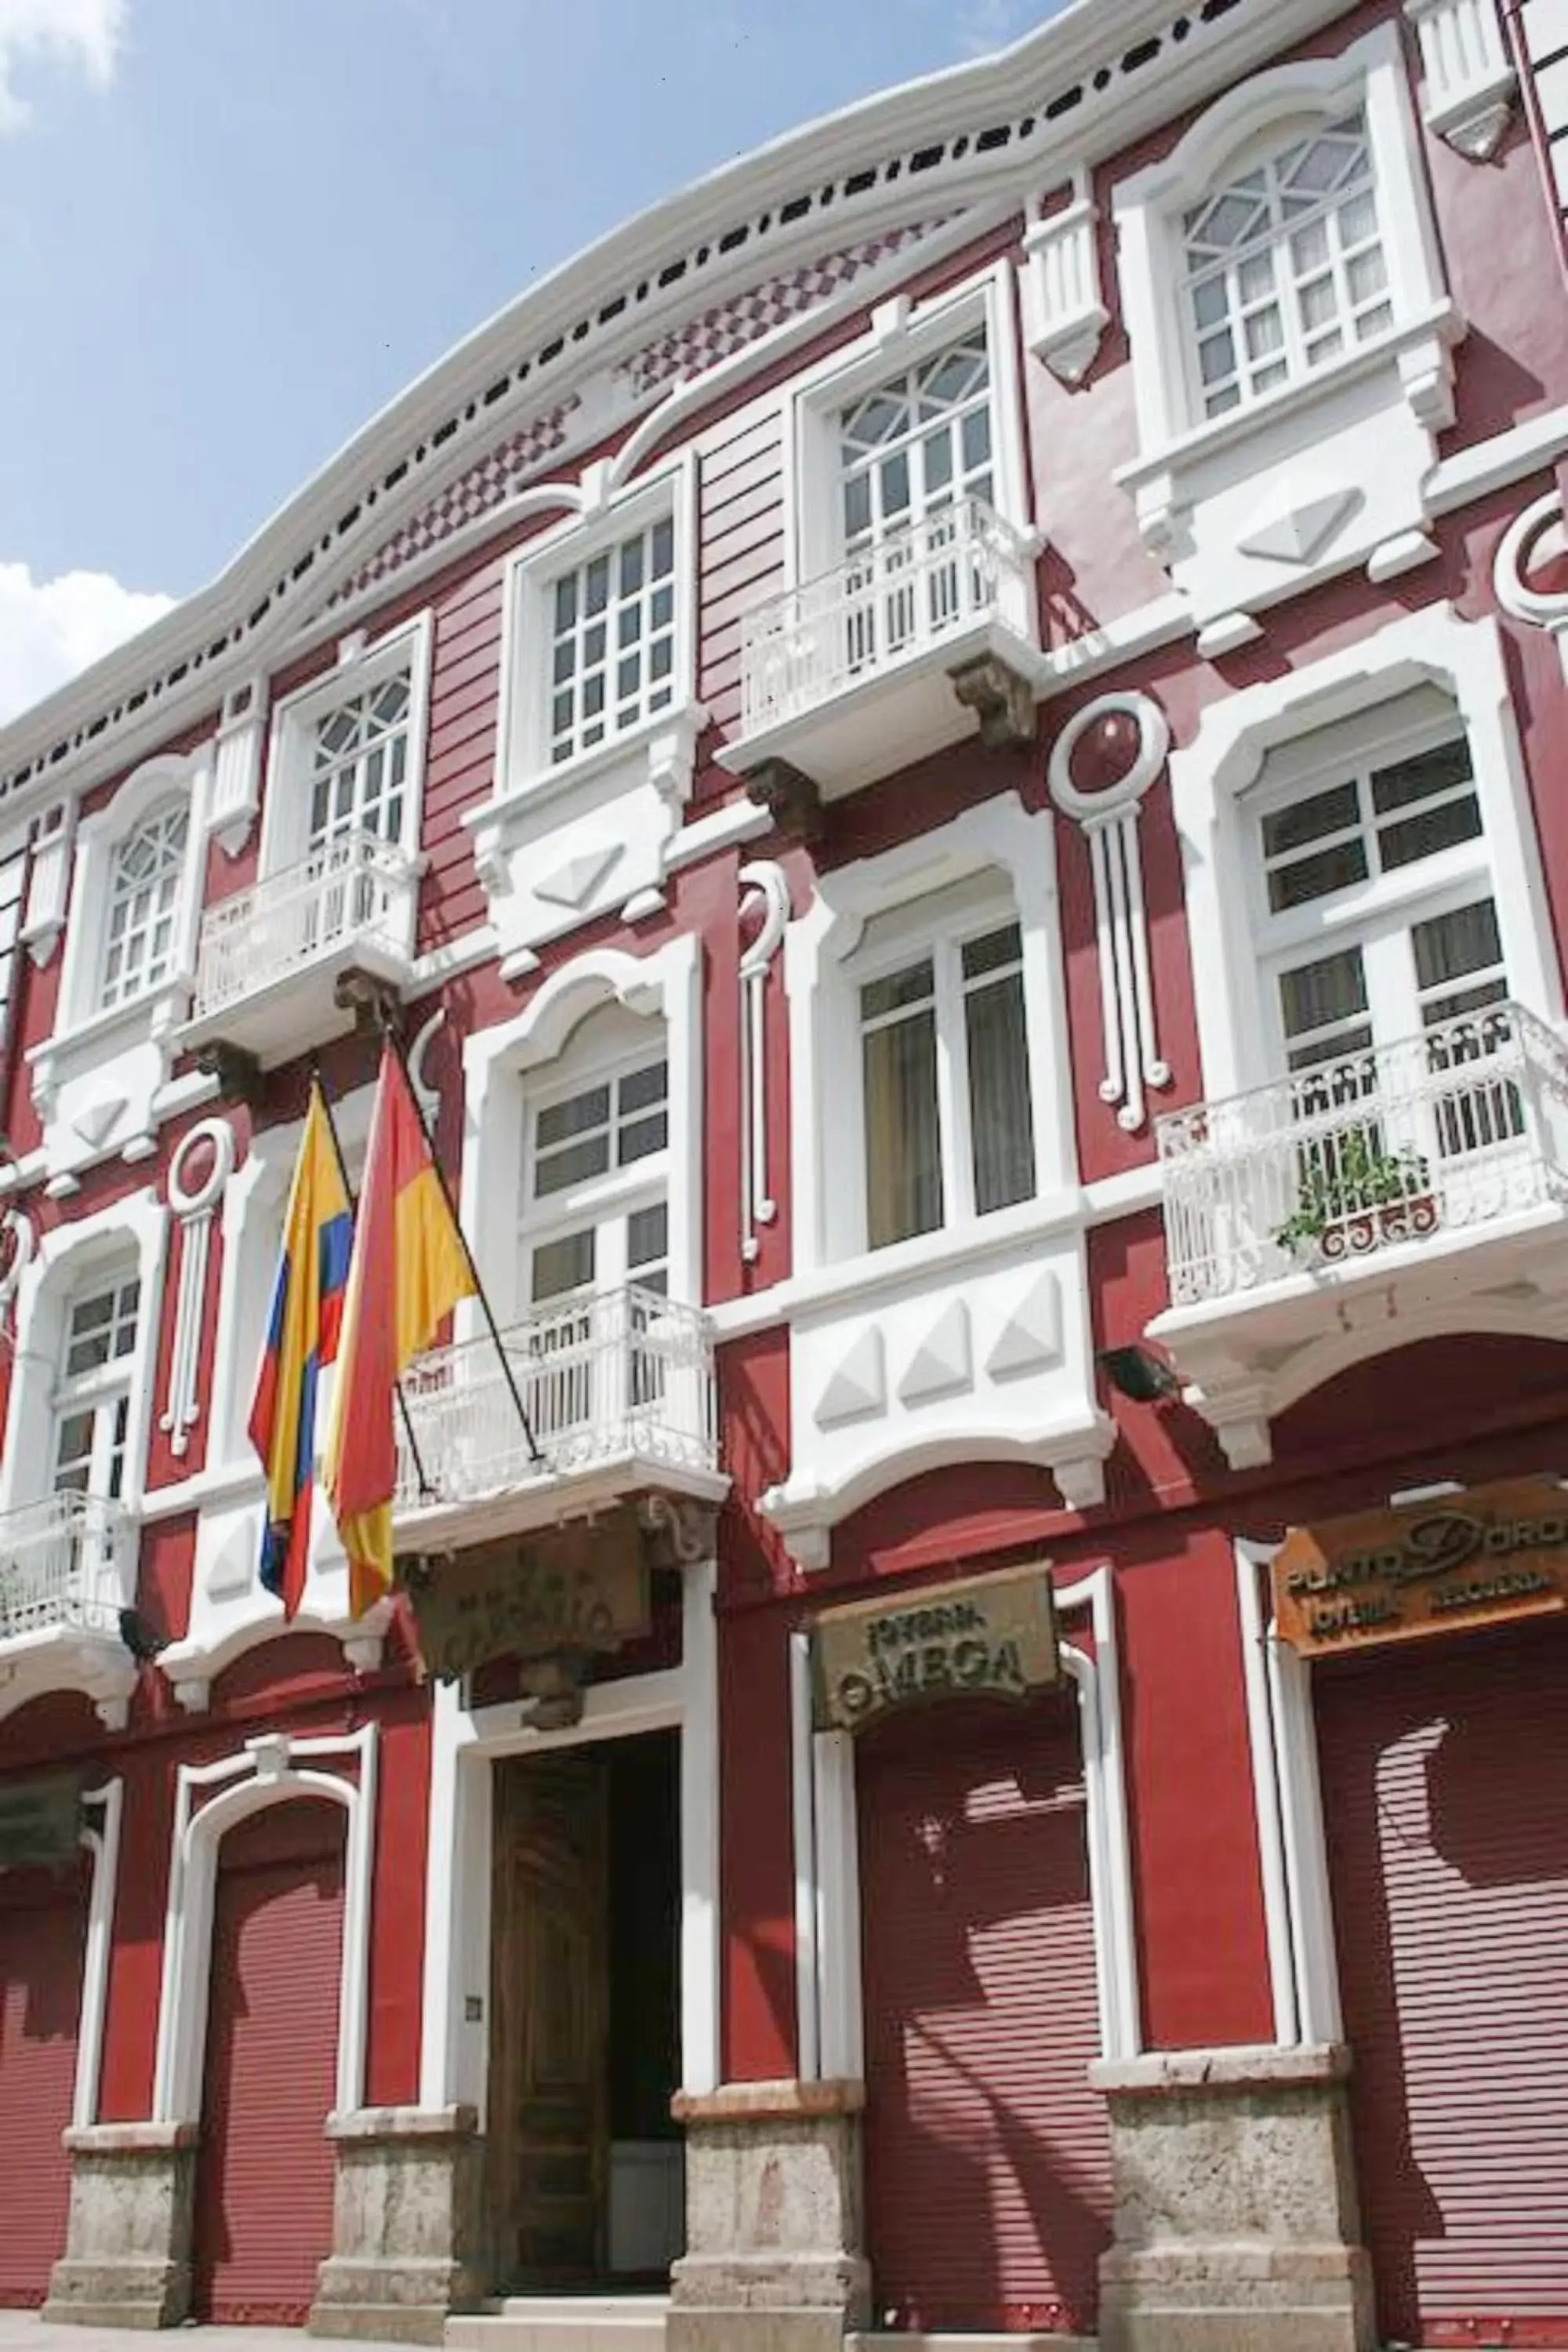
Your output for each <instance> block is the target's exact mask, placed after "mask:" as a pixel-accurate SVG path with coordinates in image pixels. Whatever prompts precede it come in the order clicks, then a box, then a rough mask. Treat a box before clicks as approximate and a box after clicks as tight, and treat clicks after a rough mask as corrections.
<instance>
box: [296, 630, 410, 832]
mask: <svg viewBox="0 0 1568 2352" xmlns="http://www.w3.org/2000/svg"><path fill="white" fill-rule="evenodd" d="M412 704H413V683H412V679H411V677H410V675H409V673H408V671H407V670H399V671H398V672H397V673H396V674H395V676H394V677H386V678H383V679H382V680H381V682H380V684H379V685H376V686H367V687H366V688H364V689H363V692H362V693H359V694H355V695H351V696H350V697H349V698H348V700H347V701H346V702H340V703H337V704H335V705H334V707H333V708H332V709H331V710H328V711H325V712H323V713H322V714H321V717H320V718H318V719H314V720H313V721H312V723H311V727H310V856H316V855H317V854H318V853H319V852H321V850H323V849H327V848H330V847H331V845H332V844H333V843H334V842H339V841H342V840H344V839H345V838H347V837H348V836H349V835H353V834H374V835H376V836H377V837H378V838H379V839H380V840H382V841H394V842H395V841H398V840H400V839H401V838H402V835H403V814H404V801H405V793H406V790H407V780H408V728H409V716H410V711H411V709H412Z"/></svg>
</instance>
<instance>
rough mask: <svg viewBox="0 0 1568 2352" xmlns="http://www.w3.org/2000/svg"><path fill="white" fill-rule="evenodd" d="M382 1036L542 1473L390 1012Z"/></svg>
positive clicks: (497, 1327)
mask: <svg viewBox="0 0 1568 2352" xmlns="http://www.w3.org/2000/svg"><path fill="white" fill-rule="evenodd" d="M382 1035H383V1036H384V1039H385V1040H386V1043H387V1044H388V1045H390V1046H391V1048H392V1050H393V1052H394V1053H395V1055H396V1056H397V1066H398V1068H399V1069H400V1070H401V1071H402V1073H403V1082H404V1084H405V1087H407V1088H408V1099H409V1101H410V1102H411V1103H412V1104H413V1106H414V1116H415V1118H416V1119H417V1120H418V1122H419V1132H420V1134H421V1135H422V1136H423V1137H424V1139H425V1149H426V1151H427V1152H428V1153H429V1155H430V1165H431V1167H432V1169H433V1170H434V1171H435V1174H436V1181H437V1184H439V1186H440V1187H441V1198H442V1199H443V1200H444V1201H445V1202H446V1203H447V1214H448V1215H449V1216H450V1218H451V1220H452V1230H453V1232H454V1233H455V1234H457V1236H458V1248H459V1249H460V1250H461V1251H462V1253H463V1263H464V1265H466V1266H467V1267H468V1278H469V1280H470V1281H471V1282H472V1284H473V1286H474V1297H476V1298H477V1299H478V1300H479V1307H480V1311H481V1312H482V1314H483V1316H484V1318H485V1323H486V1327H487V1328H488V1329H489V1335H490V1338H491V1339H492V1340H493V1341H494V1343H495V1351H496V1354H497V1356H498V1357H499V1358H500V1368H501V1373H502V1376H503V1377H504V1379H505V1381H506V1384H507V1387H508V1389H509V1390H510V1391H511V1401H512V1402H513V1404H514V1405H515V1406H516V1407H517V1417H518V1420H519V1421H520V1422H521V1424H522V1433H523V1435H524V1437H525V1438H526V1439H527V1440H528V1458H529V1460H530V1461H531V1463H532V1465H533V1466H534V1468H535V1469H536V1470H542V1469H544V1468H546V1467H547V1462H546V1457H545V1455H544V1454H543V1453H542V1451H541V1449H540V1444H539V1440H538V1439H537V1438H536V1437H535V1435H534V1433H533V1423H531V1421H530V1419H529V1417H528V1407H527V1406H526V1405H525V1404H524V1403H523V1401H522V1391H521V1389H520V1388H519V1387H518V1384H517V1375H516V1373H515V1372H514V1371H513V1370H512V1368H511V1358H510V1356H509V1355H508V1354H507V1351H506V1349H505V1348H504V1347H503V1346H502V1345H501V1336H500V1325H499V1324H498V1323H497V1321H496V1318H495V1309H494V1307H492V1306H491V1305H490V1301H489V1292H488V1291H487V1290H486V1288H485V1286H484V1284H483V1283H482V1282H481V1281H480V1279H479V1267H478V1266H477V1265H475V1263H474V1253H473V1251H472V1250H471V1249H470V1248H469V1247H468V1235H467V1234H466V1233H465V1232H464V1231H463V1225H462V1220H461V1218H460V1217H459V1216H458V1204H457V1202H456V1201H454V1200H453V1198H452V1188H451V1186H450V1185H449V1184H448V1183H447V1177H446V1171H444V1169H443V1168H442V1166H441V1162H440V1160H438V1159H437V1156H436V1139H435V1137H434V1136H433V1135H432V1134H431V1132H430V1124H429V1121H428V1120H427V1119H426V1116H425V1108H424V1105H423V1104H422V1103H421V1102H420V1099H419V1093H418V1089H417V1088H416V1086H415V1084H414V1073H413V1071H412V1070H411V1069H410V1068H409V1066H408V1055H407V1054H406V1053H405V1050H404V1045H403V1040H402V1038H401V1037H400V1036H399V1035H398V1034H397V1031H396V1030H395V1028H394V1026H393V1024H392V1020H391V1016H390V1013H388V1012H387V1011H384V1012H383V1014H382Z"/></svg>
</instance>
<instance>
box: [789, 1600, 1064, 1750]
mask: <svg viewBox="0 0 1568 2352" xmlns="http://www.w3.org/2000/svg"><path fill="white" fill-rule="evenodd" d="M812 1664H813V1672H814V1678H815V1684H816V1727H817V1729H818V1730H819V1731H861V1730H863V1729H864V1728H865V1727H866V1726H867V1724H868V1723H875V1722H877V1721H878V1720H879V1717H882V1716H884V1715H887V1714H888V1713H889V1711H890V1710H891V1709H893V1708H895V1707H900V1706H909V1705H910V1704H911V1703H912V1702H914V1701H916V1700H919V1699H930V1698H963V1697H991V1698H1026V1697H1027V1696H1028V1695H1029V1693H1030V1692H1031V1691H1034V1690H1040V1689H1043V1688H1045V1687H1046V1686H1047V1685H1048V1684H1051V1683H1054V1682H1056V1681H1057V1680H1058V1677H1059V1675H1060V1674H1061V1658H1060V1654H1059V1653H1058V1648H1057V1612H1056V1607H1055V1603H1054V1601H1053V1600H1052V1597H1051V1578H1050V1570H1048V1569H1047V1568H1044V1567H1035V1568H1025V1569H1017V1570H1010V1571H1008V1572H1007V1573H1006V1574H1005V1575H1000V1576H978V1577H972V1578H969V1579H966V1580H965V1581H964V1582H963V1583H962V1584H936V1585H927V1586H925V1587H924V1588H923V1589H922V1590H921V1591H918V1592H910V1593H906V1594H904V1595H903V1597H902V1598H901V1599H900V1600H898V1601H855V1602H853V1603H851V1605H850V1606H849V1607H847V1608H845V1609H826V1610H824V1612H823V1613H822V1615H821V1616H820V1617H819V1618H818V1619H817V1621H816V1628H815V1631H814V1633H813V1638H812Z"/></svg>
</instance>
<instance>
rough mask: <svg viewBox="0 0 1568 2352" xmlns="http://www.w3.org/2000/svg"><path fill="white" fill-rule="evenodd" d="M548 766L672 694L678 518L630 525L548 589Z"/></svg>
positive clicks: (648, 714) (621, 730)
mask: <svg viewBox="0 0 1568 2352" xmlns="http://www.w3.org/2000/svg"><path fill="white" fill-rule="evenodd" d="M545 606H546V612H547V615H548V635H549V651H548V656H547V658H548V663H549V682H548V683H549V698H550V723H549V729H548V734H549V742H550V760H551V764H552V766H556V767H558V766H560V764H561V763H562V761H565V760H571V759H574V758H575V757H576V756H577V754H578V753H579V752H581V751H593V750H594V749H595V746H596V745H598V744H600V743H605V742H608V741H609V740H612V739H613V738H614V737H615V736H616V735H623V734H625V733H626V731H627V730H629V729H631V728H634V727H637V726H640V725H641V723H642V721H643V720H644V719H650V718H652V717H654V716H655V714H656V713H658V711H661V710H668V709H670V708H671V707H672V705H673V703H674V700H675V524H674V522H673V520H671V519H670V518H669V517H668V516H666V517H665V518H664V519H663V520H661V521H658V522H654V523H649V524H648V525H647V528H646V529H645V530H639V531H634V532H632V533H631V534H630V536H629V537H627V538H626V539H623V540H621V541H618V543H617V544H616V546H614V547H611V548H607V549H605V551H603V552H602V553H600V554H598V555H594V556H590V557H589V559H588V561H587V562H585V563H580V564H579V565H578V566H577V568H576V570H575V571H573V572H564V573H563V574H562V575H561V576H560V577H559V578H558V579H556V580H555V581H553V582H552V584H551V585H550V587H549V588H548V589H547V590H546V592H545Z"/></svg>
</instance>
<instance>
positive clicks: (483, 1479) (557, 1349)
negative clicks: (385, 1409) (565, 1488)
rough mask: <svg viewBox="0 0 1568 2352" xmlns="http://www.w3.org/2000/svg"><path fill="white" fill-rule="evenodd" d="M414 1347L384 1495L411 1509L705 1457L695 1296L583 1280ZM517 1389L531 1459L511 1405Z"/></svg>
mask: <svg viewBox="0 0 1568 2352" xmlns="http://www.w3.org/2000/svg"><path fill="white" fill-rule="evenodd" d="M501 1347H502V1348H503V1349H504V1350H505V1356H506V1364H507V1366H509V1367H510V1372H511V1381H512V1382H513V1383H515V1386H516V1392H517V1393H516V1396H514V1395H513V1392H512V1386H511V1384H510V1383H509V1381H508V1379H507V1374H506V1370H505V1369H504V1368H503V1366H502V1363H501V1360H500V1356H499V1355H498V1352H497V1349H496V1345H495V1342H494V1341H493V1339H490V1338H489V1336H488V1335H486V1336H484V1337H482V1338H480V1339H469V1340H463V1341H460V1342H458V1344H456V1345H454V1346H452V1347H448V1348H438V1349H433V1350H432V1351H431V1353H430V1354H429V1355H427V1356H425V1357H422V1358H421V1359H420V1360H419V1362H418V1363H416V1365H415V1366H414V1368H413V1370H411V1371H410V1373H409V1374H408V1375H407V1377H406V1378H405V1381H404V1384H403V1390H404V1397H405V1402H406V1405H407V1408H408V1421H409V1424H410V1425H411V1427H412V1431H413V1436H414V1444H415V1445H416V1446H417V1448H418V1454H419V1463H420V1465H422V1466H423V1469H424V1474H425V1478H426V1481H427V1482H428V1483H427V1486H424V1487H422V1486H421V1483H420V1475H419V1470H418V1468H416V1464H415V1458H414V1448H413V1447H412V1446H410V1444H409V1442H408V1431H407V1430H406V1429H403V1428H400V1429H399V1433H398V1487H397V1504H396V1507H397V1509H398V1510H399V1511H400V1512H408V1511H416V1510H418V1509H420V1508H421V1507H431V1506H434V1505H437V1504H439V1505H450V1504H452V1503H460V1502H467V1501H474V1500H478V1499H479V1498H480V1497H483V1496H492V1495H496V1494H498V1493H500V1492H502V1491H504V1490H505V1489H506V1488H508V1487H512V1486H535V1485H538V1484H540V1483H541V1482H542V1481H547V1480H551V1479H554V1478H560V1477H563V1476H566V1475H570V1474H571V1473H573V1472H574V1471H582V1470H588V1469H592V1468H593V1467H594V1466H595V1465H597V1464H600V1463H605V1462H611V1461H615V1460H617V1459H623V1458H626V1457H628V1456H633V1455H635V1456H637V1458H638V1459H639V1460H641V1461H645V1462H654V1463H663V1464H666V1465H669V1466H670V1467H671V1468H673V1469H679V1470H687V1471H711V1470H714V1469H716V1468H717V1467H718V1460H719V1422H718V1398H717V1391H716V1385H715V1381H714V1372H713V1343H712V1339H711V1336H710V1331H709V1328H708V1324H707V1321H706V1318H704V1317H703V1316H702V1315H701V1314H700V1312H699V1311H698V1310H697V1309H696V1308H695V1307H684V1306H679V1305H678V1304H676V1302H675V1301H673V1300H671V1299H668V1298H664V1297H660V1296H659V1295H658V1292H657V1291H652V1290H645V1289H642V1288H640V1287H637V1286H627V1287H626V1288H625V1289H620V1290H602V1291H584V1292H579V1293H576V1294H574V1295H573V1296H572V1297H569V1298H566V1299H563V1301H562V1302H561V1303H560V1304H559V1305H558V1306H552V1307H549V1308H548V1309H542V1310H541V1311H540V1312H538V1313H537V1314H534V1315H531V1316H530V1317H529V1318H528V1319H527V1321H526V1322H522V1323H517V1324H513V1325H512V1326H511V1327H510V1328H509V1329H507V1330H505V1331H503V1332H502V1334H501ZM518 1398H521V1402H522V1406H523V1410H524V1412H526V1413H527V1416H528V1423H529V1427H530V1429H531V1431H532V1433H533V1438H534V1443H535V1444H536V1445H537V1447H538V1451H539V1457H540V1458H539V1459H538V1460H535V1459H534V1457H533V1454H532V1452H531V1448H530V1445H529V1442H528V1433H527V1431H525V1430H524V1428H523V1424H522V1419H521V1415H520V1413H519V1412H518V1402H517V1400H518Z"/></svg>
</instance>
